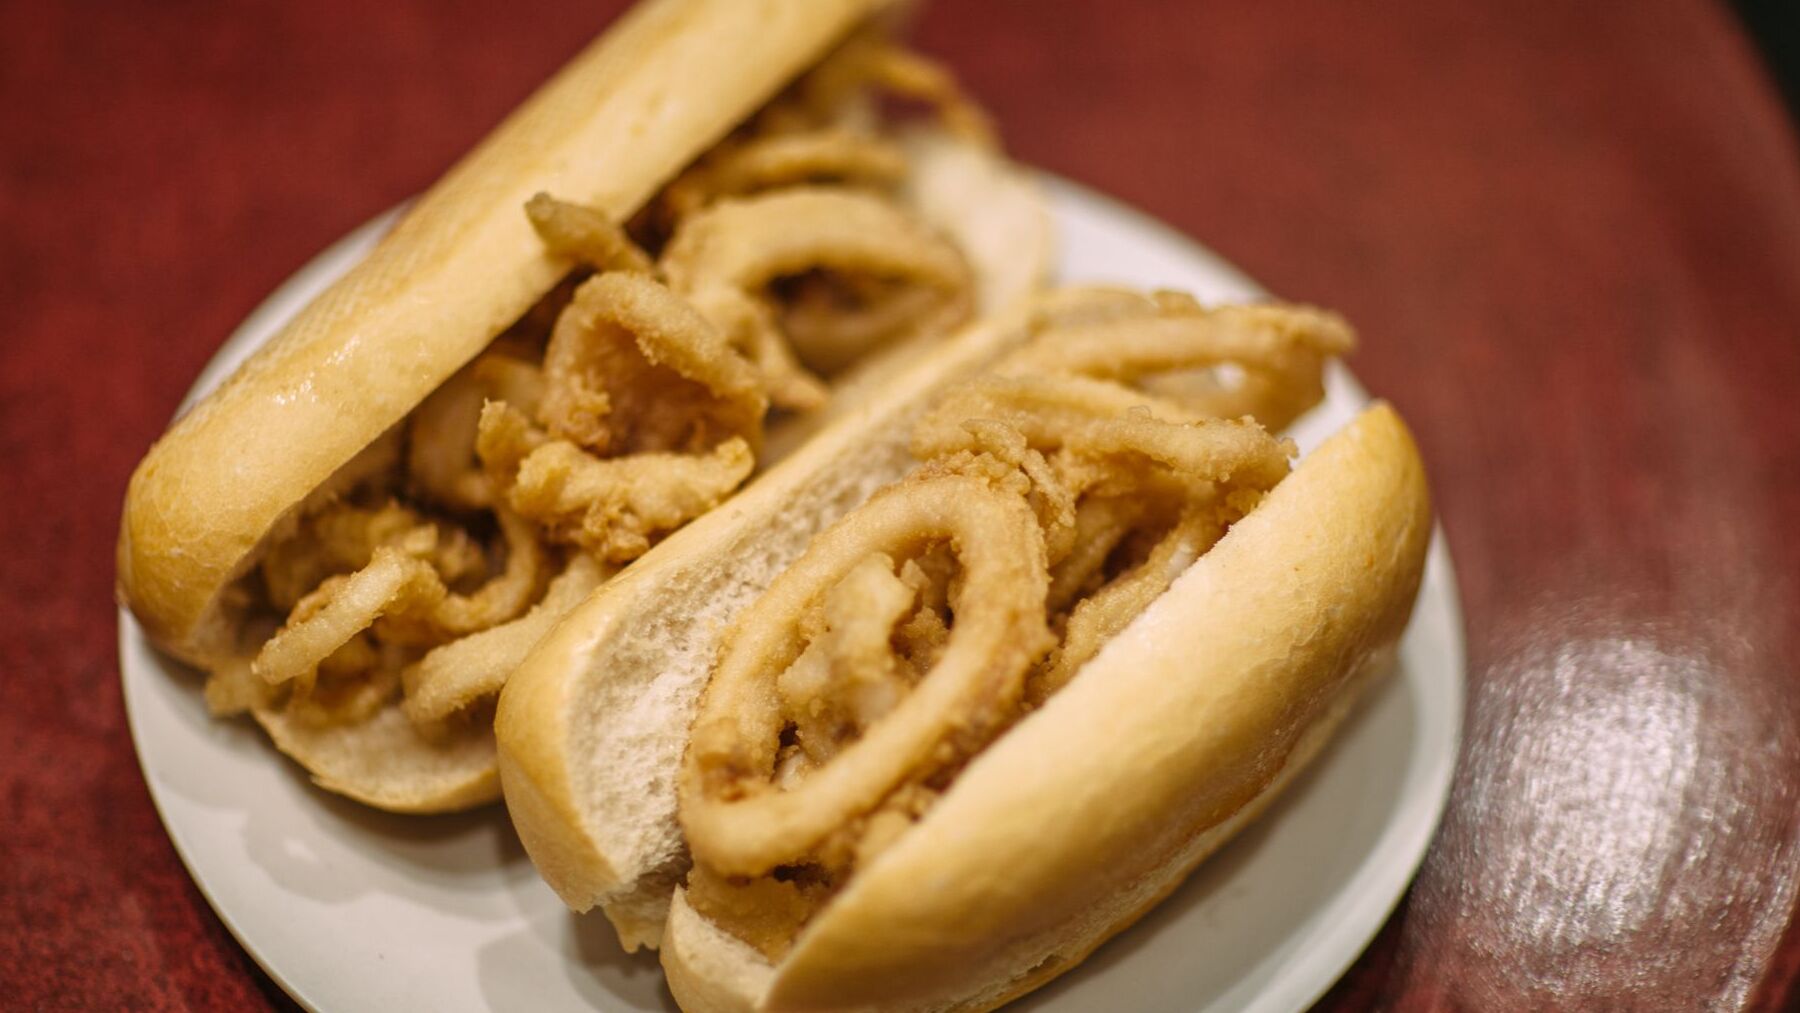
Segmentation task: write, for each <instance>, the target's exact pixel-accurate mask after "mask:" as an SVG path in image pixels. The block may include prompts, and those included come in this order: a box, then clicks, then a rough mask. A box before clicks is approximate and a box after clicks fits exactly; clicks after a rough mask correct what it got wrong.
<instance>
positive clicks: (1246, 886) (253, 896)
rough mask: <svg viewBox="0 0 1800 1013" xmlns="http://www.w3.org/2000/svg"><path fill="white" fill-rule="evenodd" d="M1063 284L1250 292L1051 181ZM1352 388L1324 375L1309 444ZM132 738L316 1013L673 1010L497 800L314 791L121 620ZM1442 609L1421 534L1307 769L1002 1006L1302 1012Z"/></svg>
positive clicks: (1405, 805)
mask: <svg viewBox="0 0 1800 1013" xmlns="http://www.w3.org/2000/svg"><path fill="white" fill-rule="evenodd" d="M1048 186H1049V187H1050V194H1051V197H1052V199H1053V204H1054V208H1055V212H1056V217H1057V224H1058V225H1059V226H1060V228H1061V236H1062V248H1063V253H1062V258H1061V264H1060V273H1061V277H1062V279H1063V280H1066V281H1112V282H1120V283H1126V284H1131V285H1138V286H1166V287H1173V288H1181V289H1187V290H1189V291H1192V292H1194V293H1196V294H1198V295H1199V296H1200V297H1201V298H1202V299H1204V300H1207V301H1216V300H1229V299H1244V298H1253V297H1256V296H1258V295H1260V294H1261V293H1260V290H1259V289H1258V288H1257V287H1256V286H1255V285H1254V284H1253V283H1252V282H1251V281H1250V280H1249V279H1247V278H1245V277H1244V276H1243V275H1242V274H1240V273H1238V272H1237V271H1236V270H1235V269H1233V268H1232V267H1231V266H1230V265H1228V264H1226V263H1225V262H1224V261H1222V260H1220V259H1219V258H1218V257H1216V256H1214V255H1213V254H1211V253H1209V252H1207V251H1206V250H1203V249H1201V248H1200V247H1198V246H1197V245H1195V244H1194V243H1192V242H1191V241H1189V240H1187V239H1185V238H1183V237H1181V236H1180V235H1177V234H1176V233H1174V232H1172V231H1171V230H1169V229H1168V228H1166V227H1165V226H1162V225H1160V224H1158V223H1157V222H1154V221H1152V220H1150V219H1149V218H1146V217H1145V216H1143V215H1141V214H1138V213H1136V212H1134V211H1132V210H1130V209H1128V208H1125V207H1123V206H1121V205H1119V204H1117V203H1114V202H1113V201H1111V200H1108V199H1106V198H1104V197H1101V196H1099V195H1097V194H1094V193H1093V192H1091V191H1088V190H1084V189H1082V188H1080V187H1077V186H1075V185H1073V184H1069V183H1065V182H1060V181H1056V180H1050V181H1048ZM389 221H390V218H389V217H384V218H382V219H380V220H377V221H375V222H371V223H369V224H368V225H366V226H364V227H362V228H361V229H358V230H357V231H356V232H354V233H352V234H351V235H349V236H347V237H346V238H344V239H343V240H341V241H340V242H338V243H337V244H336V245H335V246H333V247H331V248H330V249H329V250H327V251H325V252H324V253H323V254H321V255H320V256H319V257H318V258H317V259H315V260H314V261H313V262H312V263H310V264H308V265H307V266H306V267H305V268H304V269H302V270H301V271H300V273H299V274H297V275H295V276H294V278H293V279H292V280H290V281H289V282H288V283H287V284H285V285H283V286H282V287H281V288H280V289H279V290H277V291H276V292H275V293H274V294H273V295H271V296H270V297H269V299H268V301H267V302H266V303H264V304H263V305H262V307H261V308H259V309H258V310H257V311H256V312H255V313H254V314H252V315H251V316H250V318H249V319H248V320H246V321H245V322H244V324H243V326H242V327H240V328H239V329H238V331H237V333H236V334H234V335H232V337H231V340H230V341H228V342H227V343H226V344H225V347H224V348H223V349H221V350H220V352H219V354H218V356H217V357H216V358H215V359H214V360H213V362H212V363H211V364H210V365H209V366H208V367H207V369H206V371H205V372H204V373H203V374H202V375H201V377H200V380H199V382H198V383H196V385H195V388H194V392H193V394H191V395H190V401H191V399H192V398H193V397H197V396H198V395H199V394H200V393H202V392H204V391H206V390H208V389H210V388H211V386H212V385H213V384H215V383H217V382H218V381H219V380H220V379H221V378H223V377H224V375H225V374H226V373H227V372H228V371H229V370H231V369H232V368H233V367H235V366H236V365H237V364H238V363H239V362H240V361H242V360H243V358H244V357H245V356H246V355H248V354H249V353H250V351H251V350H252V349H253V348H255V347H256V346H257V345H258V344H260V343H261V342H262V341H264V340H265V339H267V338H268V337H269V335H270V334H271V333H273V332H274V331H275V329H276V328H277V327H279V326H280V324H281V323H282V322H283V321H285V320H286V319H287V318H288V317H289V316H290V315H292V314H293V313H294V312H295V311H296V310H297V309H298V308H299V307H300V306H302V305H304V304H305V303H306V301H307V300H309V299H311V298H312V297H313V295H314V294H315V293H317V292H319V291H320V290H321V289H323V288H324V287H325V286H326V285H327V284H329V283H330V282H331V281H332V279H334V278H336V277H337V276H338V275H339V274H341V273H343V272H344V271H345V270H346V269H347V268H349V267H350V265H352V264H353V263H355V262H356V260H357V259H358V258H359V257H361V256H362V255H363V254H364V253H365V252H366V251H367V250H368V249H369V248H370V247H371V246H372V245H373V244H374V242H375V240H376V238H377V237H378V236H379V235H380V234H381V232H382V231H383V229H385V228H386V226H387V225H388V224H389ZM1366 400H1367V395H1366V394H1364V393H1363V391H1362V390H1361V389H1360V388H1359V387H1358V386H1357V385H1356V383H1355V381H1354V380H1352V379H1351V377H1350V375H1349V374H1348V372H1346V371H1343V370H1337V371H1334V372H1333V373H1332V375H1331V377H1330V383H1329V396H1328V397H1327V400H1326V402H1325V404H1324V405H1322V406H1321V407H1320V408H1319V409H1317V410H1316V411H1314V412H1313V413H1312V415H1310V416H1309V417H1308V418H1306V419H1304V420H1302V422H1301V424H1300V425H1299V426H1298V427H1297V430H1296V432H1295V436H1296V438H1297V439H1298V440H1299V442H1300V444H1301V446H1302V448H1303V449H1305V448H1309V447H1311V446H1313V445H1316V444H1317V443H1318V442H1319V440H1320V439H1322V438H1323V436H1324V435H1325V434H1327V433H1329V432H1330V431H1332V430H1334V429H1335V428H1337V427H1338V426H1339V425H1340V424H1342V423H1343V422H1345V421H1346V420H1348V419H1349V418H1350V417H1351V416H1352V415H1353V414H1354V413H1355V411H1356V410H1357V409H1358V408H1359V407H1360V406H1361V405H1362V404H1363V403H1364V402H1365V401H1366ZM119 654H120V668H121V670H122V671H123V674H124V682H125V703H126V707H127V709H128V710H129V712H130V722H131V731H132V736H133V738H134V739H135V740H136V742H137V750H138V758H139V760H140V762H141V763H142V765H143V768H144V777H145V779H146V780H147V781H148V782H149V785H150V794H151V797H152V798H154V799H155V801H156V806H157V809H158V810H159V811H160V812H161V814H162V819H163V823H164V825H165V826H167V827H168V830H169V836H170V837H171V838H172V839H173V840H174V842H175V848H176V850H177V851H178V852H180V854H181V857H182V860H183V861H184V862H186V863H187V867H188V870H189V871H190V872H191V873H193V876H194V880H195V882H197V883H198V884H199V885H200V889H201V891H202V892H204V893H205V894H206V897H207V899H208V900H209V901H211V903H212V906H213V908H214V909H215V910H217V911H218V913H219V917H220V918H222V919H223V920H224V922H225V924H226V926H227V927H229V928H230V929H231V932H232V933H233V934H234V935H235V936H237V938H238V940H239V941H240V942H242V943H243V944H244V948H245V949H247V950H248V951H249V952H250V954H251V955H252V956H253V957H255V958H256V961H257V962H258V963H259V964H261V965H262V966H263V968H264V969H266V970H267V971H268V972H269V974H270V975H271V976H272V977H273V978H274V979H275V980H276V981H278V982H280V983H281V985H282V987H283V988H285V989H287V990H288V992H289V993H291V994H292V995H293V996H294V998H295V999H297V1000H299V1001H300V1002H301V1003H302V1004H304V1005H306V1006H308V1007H312V1008H314V1009H322V1010H353V1009H354V1010H361V1009H432V1010H439V1011H446V1013H447V1011H454V1010H479V1009H534V1010H579V1009H606V1010H656V1009H673V1008H674V1004H673V1001H672V1000H671V999H670V998H669V996H668V993H667V992H666V991H665V990H664V988H663V986H662V978H661V975H660V973H659V972H658V969H657V965H656V960H655V957H654V956H653V955H647V954H638V955H635V956H628V955H626V954H625V953H623V952H621V951H620V949H619V945H618V943H617V941H616V940H615V939H614V937H613V934H612V931H611V929H610V927H609V926H608V925H607V923H606V921H605V919H604V918H603V917H601V916H599V915H598V914H595V915H592V916H588V917H576V916H574V915H572V914H570V913H569V912H568V911H566V910H565V909H564V908H563V907H562V905H561V904H560V903H559V902H558V901H557V899H556V897H555V896H554V895H553V894H551V892H550V890H549V888H547V887H545V886H544V885H543V884H542V883H541V882H540V881H539V880H538V878H537V875H536V873H535V872H534V871H533V870H532V867H531V863H530V861H529V860H527V859H526V857H525V854H524V852H523V851H522V850H521V848H520V847H519V844H518V842H517V841H516V840H515V839H514V837H513V833H512V828H511V826H510V824H508V823H507V820H506V814H505V812H504V811H503V810H502V809H501V808H500V807H498V806H496V807H491V808H489V809H487V810H485V811H482V812H477V813H471V814H466V815H460V816H448V817H429V818H418V817H401V816H390V815H387V814H383V813H377V812H373V811H370V810H367V809H364V808H362V807H361V806H358V805H355V804H353V803H350V802H347V801H344V800H342V799H339V798H337V797H336V796H333V795H328V794H326V793H324V792H322V791H319V790H317V789H315V788H314V787H313V786H312V785H311V784H310V783H309V782H308V781H307V779H306V777H305V775H304V774H303V773H302V771H301V770H300V769H299V768H298V767H296V766H295V765H294V764H292V763H290V762H288V761H286V760H285V759H283V758H282V757H281V756H280V755H279V754H277V753H276V752H275V750H274V749H273V748H272V747H271V746H270V745H269V744H268V743H267V742H266V741H265V740H264V738H263V736H262V734H261V733H260V732H259V731H258V730H257V729H256V728H255V727H254V726H252V725H251V723H250V722H248V721H231V722H218V721H214V720H212V719H210V718H209V717H208V716H207V714H206V709H205V706H204V705H203V703H202V701H201V697H200V679H199V677H198V676H197V675H196V674H195V673H193V672H191V671H188V670H187V669H185V668H183V667H182V666H181V665H179V664H176V663H174V662H171V661H169V660H167V659H165V658H163V657H161V656H160V655H158V654H157V653H156V652H155V651H154V650H152V649H151V648H150V646H149V645H148V643H147V642H146V641H145V639H144V636H143V633H142V631H141V630H140V629H139V628H138V626H137V624H136V622H134V621H133V620H132V619H131V617H130V616H129V615H125V614H121V616H120V620H119ZM1462 690H1463V645H1462V618H1461V614H1460V612H1459V610H1458V607H1457V602H1456V589H1455V581H1454V578H1453V577H1452V574H1451V570H1450V559H1449V556H1448V555H1447V554H1446V553H1445V552H1444V550H1443V540H1442V538H1439V539H1438V540H1437V541H1436V543H1435V544H1434V546H1433V550H1432V554H1431V558H1430V563H1429V565H1428V568H1427V570H1426V574H1425V585H1424V590H1423V591H1422V592H1421V596H1420V600H1419V603H1418V608H1417V611H1416V612H1415V614H1414V616H1413V622H1412V627H1411V628H1410V629H1409V630H1408V632H1407V634H1406V639H1405V641H1404V642H1403V643H1402V645H1401V651H1400V668H1399V671H1397V672H1396V673H1395V677H1394V678H1393V679H1392V680H1391V681H1389V682H1387V683H1386V684H1384V685H1383V686H1382V687H1381V688H1380V689H1379V690H1378V691H1377V692H1376V693H1375V694H1373V695H1372V697H1371V698H1370V699H1369V701H1368V702H1367V703H1366V704H1364V705H1363V706H1362V707H1361V708H1360V709H1359V710H1358V712H1357V713H1356V714H1355V715H1354V716H1353V717H1352V718H1351V719H1350V720H1349V721H1348V722H1347V723H1346V724H1345V726H1344V728H1343V730H1342V732H1340V733H1339V735H1338V738H1337V740H1336V741H1335V742H1334V743H1333V744H1332V745H1331V746H1330V748H1328V749H1327V750H1326V752H1325V753H1324V755H1323V756H1321V758H1320V760H1319V762H1318V763H1317V764H1315V766H1314V767H1313V769H1312V770H1310V771H1309V772H1307V773H1306V774H1305V775H1303V776H1302V777H1300V778H1299V779H1298V780H1297V781H1296V782H1295V783H1294V784H1293V786H1292V787H1290V788H1289V789H1288V792H1287V794H1286V796H1285V797H1284V798H1283V799H1281V800H1280V801H1279V802H1277V803H1276V804H1275V805H1274V806H1273V807H1272V808H1271V809H1270V810H1269V812H1268V813H1267V815H1265V816H1264V817H1263V818H1262V819H1261V820H1260V821H1259V822H1258V823H1256V824H1254V825H1252V826H1251V827H1250V828H1249V829H1248V830H1246V831H1245V832H1244V833H1243V834H1242V835H1240V836H1239V837H1238V839H1237V840H1236V841H1234V842H1232V844H1231V845H1230V846H1229V847H1227V848H1226V849H1225V850H1224V851H1222V852H1220V853H1219V854H1218V855H1216V856H1215V857H1214V858H1213V859H1212V860H1211V861H1210V862H1208V863H1206V864H1205V865H1204V866H1202V867H1201V869H1200V870H1199V872H1198V873H1196V874H1195V875H1194V877H1193V878H1192V880H1191V881H1189V882H1188V883H1187V884H1186V885H1185V886H1183V887H1182V888H1181V889H1180V890H1179V891H1177V892H1176V893H1175V895H1174V896H1173V897H1171V898H1170V899H1169V900H1168V901H1167V902H1165V903H1164V904H1163V905H1162V906H1161V907H1159V908H1157V909H1156V910H1155V911H1154V912H1153V913H1151V914H1150V915H1149V916H1148V917H1146V918H1145V919H1144V920H1143V922H1142V923H1140V924H1139V925H1138V926H1136V927H1135V928H1133V929H1132V930H1130V931H1129V932H1126V933H1125V934H1123V935H1121V936H1120V937H1119V938H1117V939H1115V940H1113V941H1112V942H1111V943H1109V944H1107V945H1106V946H1105V947H1104V948H1102V949H1101V950H1099V951H1098V952H1097V953H1095V954H1094V956H1093V957H1091V958H1090V959H1089V960H1088V961H1087V962H1086V963H1085V964H1084V965H1082V966H1081V967H1079V968H1078V969H1076V970H1075V971H1073V972H1071V973H1070V974H1068V975H1066V976H1065V977H1063V978H1062V979H1061V980H1060V981H1058V982H1056V983H1055V984H1053V985H1051V986H1050V987H1048V988H1046V989H1044V990H1042V991H1041V992H1039V993H1037V994H1035V995H1033V996H1030V997H1028V998H1027V999H1025V1000H1023V1001H1022V1003H1021V1006H1023V1007H1027V1008H1034V1009H1042V1010H1055V1011H1070V1013H1073V1011H1103V1010H1104V1011H1117V1010H1170V1011H1175V1010H1180V1011H1195V1010H1270V1011H1286V1010H1295V1009H1301V1008H1304V1007H1305V1006H1307V1005H1308V1004H1310V1003H1311V1002H1312V1001H1313V1000H1314V999H1316V998H1317V997H1318V996H1319V995H1321V994H1322V993H1323V992H1324V991H1325V989H1327V988H1328V987H1330V985H1331V983H1332V982H1333V981H1335V980H1336V979H1337V978H1338V976H1339V975H1341V974H1342V973H1343V971H1344V969H1345V968H1346V967H1348V966H1349V965H1350V963H1351V962H1352V961H1353V960H1355V959H1356V956H1357V954H1358V953H1360V952H1361V951H1362V949H1363V947H1364V946H1365V945H1367V943H1368V941H1369V940H1370V939H1371V938H1373V936H1374V935H1375V933H1376V931H1377V930H1378V929H1379V928H1380V927H1381V924H1382V922H1383V921H1384V920H1385V919H1386V917H1387V914H1388V912H1389V911H1390V910H1391V909H1392V908H1393V906H1394V904H1395V902H1396V901H1397V900H1399V898H1400V896H1401V894H1402V893H1403V892H1404V891H1405V889H1406V884H1407V883H1408V881H1409V880H1411V878H1412V875H1413V871H1414V869H1415V868H1416V867H1417V865H1418V862H1419V859H1420V858H1421V857H1422V856H1423V854H1424V852H1425V847H1426V845H1427V843H1428V842H1429V841H1430V839H1431V835H1432V831H1433V829H1434V828H1435V826H1436V824H1437V820H1438V816H1439V814H1440V813H1441V812H1442V810H1443V806H1444V801H1445V797H1446V794H1447V793H1448V790H1449V785H1450V774H1451V770H1452V767H1453V765H1454V763H1455V760H1456V751H1457V740H1458V734H1459V732H1460V729H1461V727H1462Z"/></svg>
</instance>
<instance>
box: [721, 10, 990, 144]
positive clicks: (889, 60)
mask: <svg viewBox="0 0 1800 1013" xmlns="http://www.w3.org/2000/svg"><path fill="white" fill-rule="evenodd" d="M884 98H885V99H898V100H901V101H904V102H911V103H916V104H919V105H922V106H925V107H926V108H927V109H928V110H929V111H930V112H931V114H932V115H933V116H935V117H936V119H937V120H938V122H940V123H942V124H943V126H944V129H945V130H948V131H949V132H950V133H951V134H953V135H955V136H957V137H958V138H960V139H961V140H963V141H966V142H969V143H972V144H975V145H977V146H979V147H983V148H988V149H993V148H996V147H998V146H999V144H998V141H997V140H996V137H995V133H994V127H993V122H992V121H991V120H990V119H989V118H988V115H987V113H986V111H984V110H983V109H982V108H981V107H980V106H979V105H978V104H976V103H975V101H974V100H972V99H970V98H969V96H968V95H967V94H966V93H965V92H964V91H963V90H962V87H961V85H959V84H958V83H957V81H956V77H955V75H953V74H951V73H950V71H949V70H948V69H947V68H946V67H944V65H942V64H940V63H938V62H937V61H935V60H932V59H931V58H929V57H927V56H924V55H922V54H920V53H916V52H914V51H912V50H910V49H907V48H905V47H904V46H900V45H896V44H895V43H894V42H893V41H892V40H889V39H885V38H882V37H880V36H878V35H859V36H856V37H853V38H851V39H850V40H849V41H847V42H845V43H844V44H843V45H842V46H839V47H838V49H837V51H836V52H835V53H833V54H832V55H831V56H829V57H827V58H826V59H825V60H824V61H823V62H821V63H820V64H819V66H817V67H815V68H814V69H813V70H812V71H811V72H810V73H808V74H807V75H806V76H805V77H802V78H801V79H800V80H799V81H797V82H795V83H794V85H793V86H792V87H790V88H789V89H788V91H787V92H786V93H784V94H783V95H782V96H781V97H780V98H778V99H777V100H776V101H774V102H772V103H770V105H769V107H768V108H767V109H765V110H764V111H763V113H762V114H761V115H760V116H758V118H757V120H756V128H757V129H758V131H759V132H763V133H785V132H792V131H798V130H811V129H818V128H819V127H826V126H829V127H839V128H843V127H849V128H852V129H863V130H868V129H872V128H873V126H874V125H875V124H877V123H879V122H880V120H881V114H880V110H879V108H878V104H879V102H880V100H882V99H884Z"/></svg>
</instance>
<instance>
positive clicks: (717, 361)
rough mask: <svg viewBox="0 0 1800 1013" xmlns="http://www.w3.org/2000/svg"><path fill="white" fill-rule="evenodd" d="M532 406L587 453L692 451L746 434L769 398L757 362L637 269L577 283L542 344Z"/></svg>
mask: <svg viewBox="0 0 1800 1013" xmlns="http://www.w3.org/2000/svg"><path fill="white" fill-rule="evenodd" d="M544 373H545V376H546V388H545V391H544V397H543V402H542V405H541V409H540V412H539V414H540V416H541V418H542V420H543V422H544V423H545V426H546V428H547V429H548V430H549V431H550V433H551V435H553V436H556V437H561V438H563V439H566V440H570V441H572V442H574V443H576V444H579V445H581V446H583V447H585V448H588V449H590V450H592V451H594V452H595V453H598V454H605V455H625V454H639V453H671V452H673V453H695V452H700V451H704V450H706V449H708V448H710V447H712V446H713V445H714V444H716V443H717V442H719V441H720V440H721V439H723V438H725V437H727V436H739V437H744V438H746V439H753V438H754V437H755V435H756V434H757V433H758V432H760V429H761V422H762V416H763V412H764V411H765V410H766V409H767V407H768V402H767V401H766V400H765V399H764V397H763V394H762V391H761V385H760V384H759V383H758V379H757V375H756V370H755V367H753V366H752V365H751V364H750V362H749V361H748V360H746V359H745V358H744V357H743V356H742V355H741V354H739V353H738V352H737V350H736V349H734V348H732V347H731V345H730V344H729V342H727V341H726V339H725V336H724V335H723V334H721V333H720V332H719V330H718V329H717V328H715V327H713V326H712V324H710V323H709V322H708V321H707V320H706V318H704V317H702V316H701V315H700V314H699V313H698V312H697V311H696V310H695V309H694V308H693V306H692V305H690V304H689V303H687V302H686V301H684V300H682V299H680V298H678V297H676V295H675V294H674V293H673V292H671V291H669V289H667V288H665V287H664V286H663V285H661V284H660V283H658V282H656V281H654V280H652V279H650V278H648V277H646V276H643V275H636V274H617V273H615V274H602V275H598V276H596V277H594V278H592V279H590V280H589V281H587V282H586V283H584V284H583V285H582V286H581V287H580V288H579V289H577V290H576V291H575V299H574V301H573V302H571V303H570V304H569V307H568V308H567V309H565V310H564V311H563V314H562V316H561V317H560V318H558V319H557V321H556V330H555V331H554V332H553V333H552V334H551V336H550V346H549V348H548V349H547V350H546V351H545V353H544Z"/></svg>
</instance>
